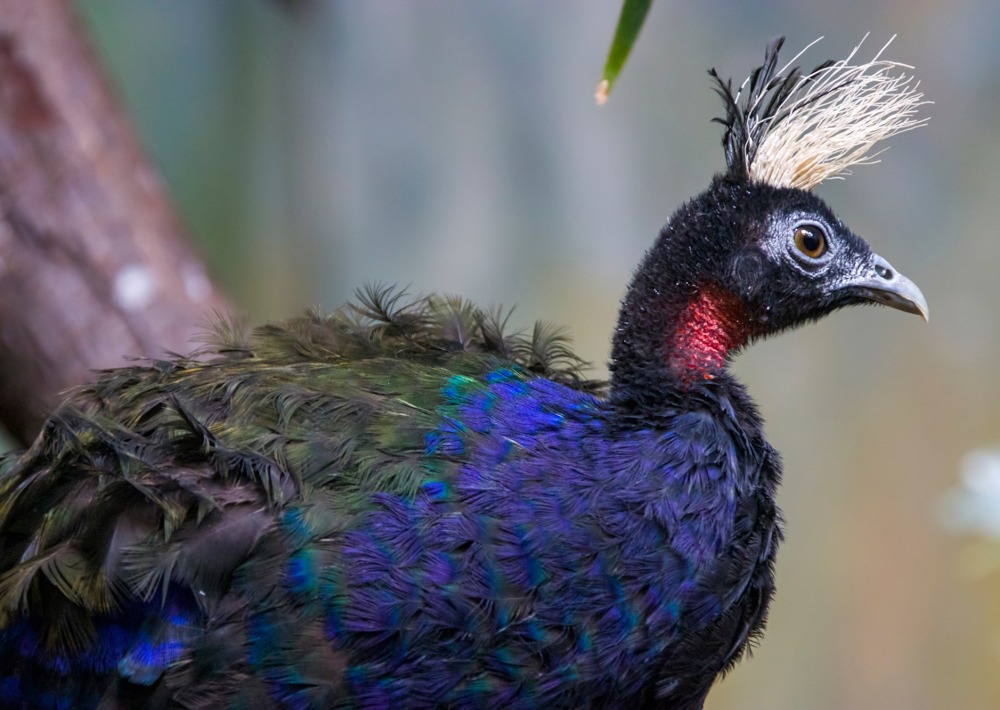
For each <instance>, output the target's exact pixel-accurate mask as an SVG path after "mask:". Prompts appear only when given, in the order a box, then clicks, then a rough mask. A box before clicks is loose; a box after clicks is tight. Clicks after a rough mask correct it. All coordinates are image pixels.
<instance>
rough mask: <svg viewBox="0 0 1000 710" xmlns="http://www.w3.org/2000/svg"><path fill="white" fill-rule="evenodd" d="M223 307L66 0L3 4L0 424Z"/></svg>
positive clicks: (158, 349) (29, 427) (183, 336)
mask: <svg viewBox="0 0 1000 710" xmlns="http://www.w3.org/2000/svg"><path fill="white" fill-rule="evenodd" d="M227 309H228V302H227V299H226V297H225V296H224V295H223V294H222V293H221V292H220V291H219V289H218V288H217V287H216V286H214V285H213V284H212V283H211V281H210V280H209V277H208V275H207V273H206V270H205V267H204V265H203V263H202V261H201V260H200V258H199V257H198V256H197V255H196V253H195V251H194V250H193V249H192V247H191V245H190V243H189V241H188V239H187V238H186V236H185V234H184V232H183V230H182V228H181V226H180V224H179V222H178V220H177V218H176V217H175V215H174V214H173V211H172V207H171V204H170V201H169V199H168V198H167V196H166V193H165V190H164V187H163V185H162V183H161V181H160V179H159V176H158V174H157V172H156V171H155V169H153V168H152V167H151V166H150V164H149V162H148V160H147V158H146V156H145V154H144V153H143V151H142V149H141V148H140V146H139V143H138V140H137V139H136V136H135V133H134V131H133V129H132V127H131V125H130V124H129V122H128V120H127V118H126V117H125V115H124V113H123V111H122V108H121V106H120V105H119V104H118V102H117V101H116V99H115V97H114V95H113V93H112V92H111V91H110V90H109V87H108V83H107V81H106V79H105V77H104V75H103V74H102V71H101V68H100V66H99V64H98V62H97V61H96V59H95V55H94V54H93V52H92V51H91V48H90V47H89V46H88V43H87V40H86V37H85V34H84V32H83V30H82V28H81V26H80V25H79V24H78V22H77V20H76V18H75V17H74V15H73V12H72V10H71V7H70V5H69V3H68V2H67V0H0V423H2V424H3V426H5V427H6V428H7V429H8V430H9V431H10V432H11V433H13V434H14V435H15V436H17V437H18V438H19V439H21V441H24V442H27V441H29V440H30V439H31V438H32V437H33V436H34V435H35V433H36V432H37V430H38V428H39V427H40V425H41V423H42V421H43V420H44V417H45V415H46V413H48V412H49V411H51V409H52V408H53V406H54V405H55V404H56V403H57V402H58V395H59V393H60V392H61V391H63V390H65V389H67V388H68V387H71V386H73V385H76V384H79V383H81V382H84V381H86V380H87V379H90V378H92V377H93V370H95V369H101V368H109V367H115V366H119V365H122V364H124V363H125V362H126V361H127V360H126V358H130V357H136V356H154V357H155V356H158V355H160V354H162V353H163V351H164V350H174V351H180V352H184V351H187V350H189V349H190V347H191V345H190V339H191V336H192V335H193V334H194V333H196V332H197V331H198V329H199V328H200V327H201V326H202V325H203V323H204V318H205V314H207V313H210V312H211V311H213V310H227Z"/></svg>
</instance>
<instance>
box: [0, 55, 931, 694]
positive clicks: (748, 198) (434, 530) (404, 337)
mask: <svg viewBox="0 0 1000 710" xmlns="http://www.w3.org/2000/svg"><path fill="white" fill-rule="evenodd" d="M781 44H782V42H781V40H777V41H775V42H773V43H771V44H770V45H769V47H768V48H767V51H766V53H765V58H764V63H763V65H762V66H761V67H759V68H757V69H755V70H754V71H753V72H752V74H751V75H750V77H749V78H748V79H747V81H746V82H744V83H743V84H742V85H741V86H739V87H738V88H737V89H734V88H733V85H732V82H731V81H723V80H722V79H720V78H719V76H718V74H716V73H715V71H714V70H713V71H712V72H710V74H711V76H712V81H713V83H714V86H715V89H716V91H718V93H719V94H720V96H721V98H722V101H723V103H724V106H725V114H724V116H723V117H722V118H719V119H716V120H717V121H718V122H720V123H721V124H722V126H723V129H724V137H723V147H724V152H725V160H726V169H725V171H724V172H722V173H721V174H718V175H717V176H715V177H714V179H713V180H712V181H711V184H710V186H709V187H708V189H707V190H706V191H705V192H703V193H702V194H700V195H698V196H697V197H694V198H693V199H691V200H690V201H688V202H687V203H685V204H684V205H682V206H681V207H680V208H679V209H678V210H677V211H676V212H675V213H674V215H673V216H672V217H671V218H670V220H669V222H668V223H667V225H666V226H665V227H664V228H663V230H662V232H661V233H660V235H659V238H658V239H657V240H656V241H655V243H654V244H653V246H652V247H651V248H650V249H649V251H648V252H647V253H646V254H645V256H644V258H643V260H642V262H641V263H640V265H639V267H638V269H637V270H636V272H635V274H634V277H633V279H632V282H631V285H630V286H629V287H628V290H627V292H626V294H625V296H624V299H623V301H622V306H621V312H620V316H619V320H618V323H617V327H616V328H615V331H614V334H613V343H612V350H611V362H610V381H609V382H608V383H607V384H601V383H597V382H593V381H589V380H587V379H586V378H585V376H584V375H583V374H582V363H581V361H580V360H579V359H578V358H577V357H576V356H575V355H574V354H573V352H572V350H571V349H570V348H569V346H568V344H567V342H566V340H565V338H564V337H563V335H562V334H561V333H560V332H557V331H554V330H552V329H551V328H546V327H544V326H536V327H535V329H534V331H532V332H530V333H524V334H518V333H511V332H509V331H508V329H507V328H506V316H507V313H506V312H505V311H502V310H498V309H493V310H488V309H487V310H483V309H478V308H476V307H474V306H473V305H471V304H470V303H468V302H466V301H464V300H461V299H458V298H448V297H438V296H428V297H423V298H407V297H406V296H405V295H404V293H402V292H400V291H397V290H394V289H391V288H384V287H370V288H368V289H366V290H362V291H360V292H359V295H358V297H357V299H356V301H355V302H354V303H352V304H350V305H347V306H344V307H342V308H341V309H340V310H338V311H336V312H334V313H333V314H331V315H325V316H324V315H319V314H316V313H312V314H308V315H306V316H303V317H299V318H296V319H292V320H289V321H287V322H283V323H279V324H273V325H266V326H264V327H260V328H257V329H255V330H253V331H248V330H247V329H246V328H243V327H240V326H239V325H237V324H235V323H220V324H219V326H218V328H216V332H215V333H214V335H213V336H212V339H211V343H208V344H206V345H205V347H203V348H202V349H201V350H200V351H198V352H196V353H194V354H193V355H191V356H186V357H182V356H170V357H169V358H164V359H160V360H149V361H143V362H141V363H140V364H136V365H135V366H132V367H126V368H122V369H116V370H111V371H107V372H104V373H102V374H101V375H100V376H99V377H98V378H97V380H96V381H95V382H94V383H93V384H89V385H87V386H85V387H83V388H81V389H79V390H78V391H76V392H75V393H73V394H72V395H71V396H69V398H68V399H67V400H66V402H65V404H63V405H62V406H61V407H60V408H59V409H58V410H57V411H56V412H55V413H54V414H53V415H52V416H51V418H50V419H49V420H48V422H47V423H46V425H45V427H44V431H43V432H42V433H41V435H40V436H39V437H38V439H37V440H36V441H35V442H34V444H33V445H32V446H31V447H30V448H29V449H27V450H26V451H24V452H21V453H17V454H13V455H9V456H8V457H7V458H6V459H5V460H4V461H3V462H2V465H0V707H3V708H88V707H102V708H113V707H135V708H181V707H183V708H212V709H213V710H215V709H221V708H264V707H289V708H327V707H358V708H362V707H365V708H403V707H409V708H429V707H445V708H478V707H491V706H496V707H504V708H535V707H544V708H587V707H590V708H612V707H620V708H641V707H661V708H680V709H689V708H700V707H702V705H703V703H704V701H705V697H706V695H707V693H708V691H709V689H710V687H711V686H712V683H713V682H714V681H715V679H716V678H718V677H719V675H720V674H722V673H724V672H725V671H726V670H727V669H729V668H731V667H732V666H733V664H735V663H736V662H737V661H738V660H739V659H740V657H741V656H742V655H743V654H744V652H745V651H746V649H747V646H748V644H750V643H752V642H753V641H754V640H755V639H757V638H758V637H759V636H760V634H761V632H762V629H763V627H764V624H765V619H766V616H767V609H768V605H769V603H770V601H771V598H772V595H773V592H774V572H773V568H774V560H775V554H776V551H777V547H778V544H779V542H780V541H781V538H782V527H781V515H780V512H779V510H778V509H777V507H776V505H775V500H774V496H775V488H776V486H777V485H778V483H779V479H780V476H781V462H780V458H779V456H778V454H777V453H776V452H775V451H774V449H772V448H771V447H770V446H769V445H768V443H767V441H766V440H765V438H764V433H763V430H762V422H761V418H760V416H759V414H758V412H757V409H756V408H755V406H754V403H753V402H752V401H751V399H750V397H749V396H748V394H747V393H746V391H745V389H744V387H743V386H742V385H741V384H740V383H739V382H737V381H736V380H735V379H734V377H733V376H732V375H731V374H730V372H729V370H728V363H729V362H730V360H731V359H732V357H733V356H734V355H735V354H736V353H737V352H738V351H740V350H741V349H742V348H743V347H745V346H747V345H749V344H750V343H752V342H753V341H755V340H756V339H759V338H763V337H766V336H769V335H772V334H774V333H778V332H781V331H783V330H786V329H789V328H793V327H795V326H797V325H800V324H802V323H805V322H808V321H812V320H815V319H818V318H821V317H823V316H825V315H826V314H827V313H830V312H831V311H834V310H836V309H839V308H841V307H844V306H850V305H855V304H868V303H877V304H883V305H887V306H890V307H892V308H896V309H899V310H902V311H905V312H908V313H915V314H919V315H922V316H924V317H925V318H926V316H927V304H926V301H925V299H924V297H923V295H922V294H921V292H920V290H919V289H918V288H917V287H916V286H915V285H914V284H913V283H912V282H911V281H910V280H909V279H907V278H906V277H904V276H903V275H901V274H900V273H899V272H898V271H896V270H895V269H894V268H893V267H892V266H890V264H889V263H888V262H887V261H886V260H885V259H883V258H882V257H880V256H878V255H876V254H875V253H873V252H872V251H871V249H870V248H869V246H868V245H867V244H866V243H865V241H863V240H862V239H861V238H860V237H858V236H856V235H855V234H854V233H853V232H851V231H850V230H849V229H848V228H847V227H846V226H845V225H844V223H843V222H841V221H840V219H838V217H836V216H835V215H834V213H833V212H832V211H831V210H830V208H829V207H827V205H826V204H825V203H824V202H822V201H821V200H820V199H819V198H818V197H816V196H815V195H814V194H813V193H812V189H813V188H814V187H815V186H817V185H818V184H819V183H821V182H822V181H823V180H825V179H827V178H829V177H832V176H835V175H839V174H842V173H843V172H844V171H845V169H846V168H848V167H849V166H851V165H854V164H858V163H864V162H867V161H869V159H870V157H871V155H872V152H871V151H872V148H873V146H874V145H875V144H876V143H878V142H879V141H881V140H882V139H884V138H886V137H888V136H890V135H893V134H896V133H899V132H901V131H904V130H907V129H910V128H913V127H914V126H917V125H919V124H921V123H922V122H923V119H921V118H919V117H918V115H917V109H918V107H919V106H920V105H921V104H922V103H923V101H922V94H920V93H919V92H918V90H917V86H916V85H915V84H914V83H913V82H912V80H911V79H910V77H909V76H907V75H905V74H903V73H901V71H900V69H899V65H897V64H894V63H892V62H889V61H885V60H882V59H879V58H878V57H876V58H875V59H874V60H872V61H871V62H866V63H860V64H854V63H852V61H851V60H852V58H853V56H854V55H853V54H852V55H851V57H848V59H846V60H843V61H838V62H832V63H831V62H828V63H826V64H823V65H821V66H819V67H818V68H817V69H816V70H814V71H812V72H802V71H800V70H799V69H798V68H791V67H790V66H785V67H783V68H782V67H779V65H778V53H779V50H780V48H781Z"/></svg>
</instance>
